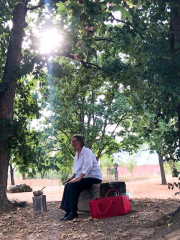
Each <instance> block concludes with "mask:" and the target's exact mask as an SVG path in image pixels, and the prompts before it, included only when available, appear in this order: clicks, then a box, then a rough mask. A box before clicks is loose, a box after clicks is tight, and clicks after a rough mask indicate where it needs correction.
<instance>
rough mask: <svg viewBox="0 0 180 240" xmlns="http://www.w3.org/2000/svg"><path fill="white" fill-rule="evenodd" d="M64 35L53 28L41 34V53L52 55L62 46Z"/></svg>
mask: <svg viewBox="0 0 180 240" xmlns="http://www.w3.org/2000/svg"><path fill="white" fill-rule="evenodd" d="M61 41H62V35H61V34H60V33H58V31H57V29H55V28H52V29H48V30H46V31H44V32H41V33H40V47H39V50H40V53H41V54H43V53H50V52H51V51H52V50H55V49H56V48H57V47H58V46H60V44H61Z"/></svg>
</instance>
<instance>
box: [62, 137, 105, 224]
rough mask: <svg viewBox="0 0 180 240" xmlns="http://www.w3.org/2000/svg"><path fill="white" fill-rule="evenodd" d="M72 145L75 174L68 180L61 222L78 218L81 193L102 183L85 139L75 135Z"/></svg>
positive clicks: (94, 159) (95, 162)
mask: <svg viewBox="0 0 180 240" xmlns="http://www.w3.org/2000/svg"><path fill="white" fill-rule="evenodd" d="M71 145H72V147H73V149H74V150H75V151H76V155H75V157H74V174H73V175H72V176H71V177H70V178H69V179H67V180H66V182H65V183H66V185H65V188H64V193H63V198H62V202H61V206H60V208H61V209H63V210H64V211H65V212H66V213H65V215H64V216H63V217H62V218H60V220H64V221H68V220H73V219H74V218H76V217H77V216H78V213H77V210H78V207H77V205H78V198H79V195H80V193H81V192H82V191H83V190H85V189H88V188H90V187H91V186H92V185H93V184H98V183H101V182H102V172H101V169H100V166H99V163H98V162H97V159H96V157H95V155H94V153H93V152H92V150H91V149H89V148H86V147H85V146H84V137H83V136H81V135H74V136H73V137H72V141H71Z"/></svg>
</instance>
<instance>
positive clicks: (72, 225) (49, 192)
mask: <svg viewBox="0 0 180 240" xmlns="http://www.w3.org/2000/svg"><path fill="white" fill-rule="evenodd" d="M175 180H176V181H177V179H174V178H173V179H171V178H169V179H167V181H168V182H169V183H170V182H174V181H175ZM23 182H25V183H26V184H28V185H30V186H31V187H32V188H33V190H39V189H41V188H42V187H44V186H46V188H45V189H44V194H45V195H46V199H47V212H45V213H41V214H37V213H34V211H33V205H32V197H33V194H32V192H30V193H13V194H8V198H9V200H11V201H13V200H16V201H27V205H26V207H23V208H22V207H18V208H17V209H15V210H13V211H10V212H8V213H3V214H2V215H1V216H0V239H8V240H28V239H30V240H34V239H41V240H42V239H43V240H62V239H83V240H91V239H95V238H96V239H100V240H106V239H133V240H141V239H142V240H144V239H158V240H161V239H166V240H169V239H170V240H171V239H172V240H180V221H179V219H180V218H179V215H180V212H178V213H175V211H176V210H177V209H178V208H179V203H180V197H179V196H175V195H174V194H175V192H176V190H174V191H172V190H169V189H168V187H167V186H163V185H161V180H160V178H159V179H158V178H156V179H151V180H143V181H130V182H126V190H127V193H129V196H130V201H131V212H130V213H128V214H127V215H124V216H119V217H112V218H106V219H99V220H97V219H92V218H91V216H90V213H83V212H79V216H78V218H77V219H75V220H73V221H70V222H64V221H59V218H60V217H61V216H63V215H64V213H63V211H62V210H60V209H59V206H60V201H61V198H62V193H63V186H61V185H60V183H59V181H52V180H26V181H16V184H20V183H23ZM169 214H170V215H169Z"/></svg>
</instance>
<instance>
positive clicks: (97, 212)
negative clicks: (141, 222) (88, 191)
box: [89, 189, 131, 218]
mask: <svg viewBox="0 0 180 240" xmlns="http://www.w3.org/2000/svg"><path fill="white" fill-rule="evenodd" d="M111 191H113V192H117V196H109V197H108V193H109V192H111ZM89 208H90V212H91V216H92V218H108V217H115V216H121V215H124V214H126V213H128V212H130V211H131V205H130V201H129V196H128V195H119V192H118V191H117V190H116V189H110V190H109V191H108V192H107V193H106V196H105V197H103V198H95V199H93V200H92V201H90V202H89Z"/></svg>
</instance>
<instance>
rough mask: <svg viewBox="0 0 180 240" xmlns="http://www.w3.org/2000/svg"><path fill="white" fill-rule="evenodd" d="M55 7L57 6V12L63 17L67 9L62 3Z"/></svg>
mask: <svg viewBox="0 0 180 240" xmlns="http://www.w3.org/2000/svg"><path fill="white" fill-rule="evenodd" d="M56 5H57V6H58V11H59V13H60V14H61V15H63V16H64V15H66V14H67V8H66V5H65V4H64V3H57V4H56Z"/></svg>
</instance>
